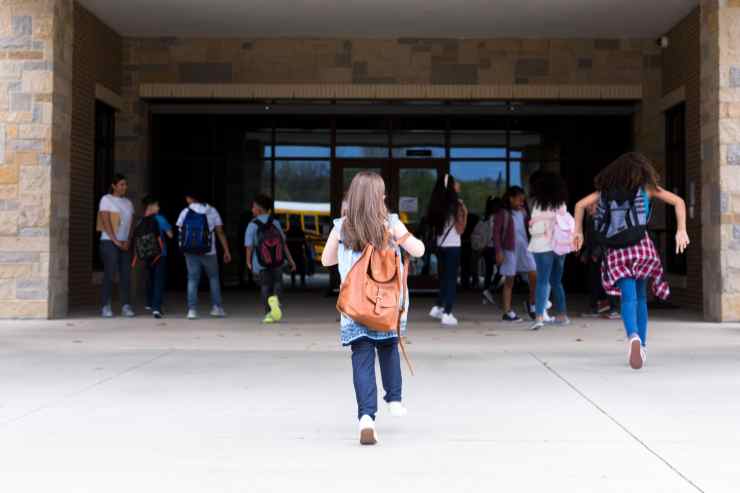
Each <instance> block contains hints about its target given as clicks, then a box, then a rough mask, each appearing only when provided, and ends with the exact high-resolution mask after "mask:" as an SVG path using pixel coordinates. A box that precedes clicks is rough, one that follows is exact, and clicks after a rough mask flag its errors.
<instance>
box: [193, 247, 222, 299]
mask: <svg viewBox="0 0 740 493" xmlns="http://www.w3.org/2000/svg"><path fill="white" fill-rule="evenodd" d="M185 264H186V265H187V267H188V308H189V309H190V308H193V309H195V308H197V307H198V285H199V284H200V271H201V269H203V270H205V271H206V275H207V276H208V283H209V284H210V286H211V303H212V304H213V306H221V283H220V281H219V278H218V258H217V257H216V256H215V255H193V254H191V253H186V254H185Z"/></svg>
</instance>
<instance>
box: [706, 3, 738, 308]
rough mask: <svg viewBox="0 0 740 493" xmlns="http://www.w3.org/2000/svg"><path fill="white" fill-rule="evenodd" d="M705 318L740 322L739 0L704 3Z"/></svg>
mask: <svg viewBox="0 0 740 493" xmlns="http://www.w3.org/2000/svg"><path fill="white" fill-rule="evenodd" d="M701 8H702V20H701V22H702V29H701V44H702V69H701V75H702V80H701V86H702V87H701V105H702V106H701V121H702V127H701V134H702V178H703V183H704V190H703V192H704V193H703V194H702V196H703V199H702V201H703V208H702V209H703V211H702V212H703V214H702V215H703V217H702V224H703V240H704V258H703V274H704V286H705V288H704V315H705V317H706V318H708V319H710V320H716V321H737V320H740V109H739V108H740V0H703V1H702V2H701Z"/></svg>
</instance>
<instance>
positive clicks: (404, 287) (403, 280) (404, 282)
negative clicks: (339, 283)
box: [396, 233, 414, 376]
mask: <svg viewBox="0 0 740 493" xmlns="http://www.w3.org/2000/svg"><path fill="white" fill-rule="evenodd" d="M410 234H411V233H409V235H410ZM402 238H403V239H404V240H405V239H406V238H408V236H407V235H404V236H403V237H402ZM396 262H398V268H399V269H400V267H401V259H400V257H399V258H398V260H396ZM398 282H399V283H400V287H401V291H400V292H401V293H402V295H401V299H402V300H403V304H402V305H401V306H400V307H399V314H398V326H397V327H396V334H397V335H398V345H399V346H400V347H401V354H403V359H404V361H406V366H408V367H409V371H410V372H411V376H414V366H413V365H412V364H411V360H410V359H409V355H408V353H407V352H406V345H405V344H404V343H403V336H402V335H401V319H402V317H403V314H404V313H405V312H406V301H407V298H408V295H409V258H408V257H405V258H404V259H403V276H399V279H398Z"/></svg>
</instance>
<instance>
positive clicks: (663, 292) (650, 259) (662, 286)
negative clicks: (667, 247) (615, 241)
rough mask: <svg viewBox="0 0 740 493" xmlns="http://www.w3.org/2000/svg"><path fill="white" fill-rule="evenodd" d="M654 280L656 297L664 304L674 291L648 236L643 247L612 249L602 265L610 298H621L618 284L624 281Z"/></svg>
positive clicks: (605, 286)
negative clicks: (666, 279) (667, 280)
mask: <svg viewBox="0 0 740 493" xmlns="http://www.w3.org/2000/svg"><path fill="white" fill-rule="evenodd" d="M628 277H631V278H634V279H649V280H652V290H653V294H655V296H657V297H658V298H660V299H661V300H665V299H667V298H668V296H669V295H670V294H671V288H670V286H668V283H667V282H666V281H665V279H663V265H662V263H661V261H660V256H659V255H658V252H657V251H656V250H655V245H654V244H653V240H651V239H650V237H649V236H648V235H645V238H643V239H642V240H641V241H640V243H637V244H636V245H632V246H629V247H625V248H610V249H608V250H607V251H606V255H605V256H604V262H603V264H602V265H601V282H602V284H603V285H604V290H605V291H606V292H607V294H609V295H611V296H620V295H621V292H620V290H619V287H618V286H617V283H618V282H619V280H620V279H624V278H628Z"/></svg>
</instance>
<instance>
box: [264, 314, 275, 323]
mask: <svg viewBox="0 0 740 493" xmlns="http://www.w3.org/2000/svg"><path fill="white" fill-rule="evenodd" d="M262 323H263V324H274V323H275V319H274V318H272V314H270V313H268V314H267V315H265V318H263V319H262Z"/></svg>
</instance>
